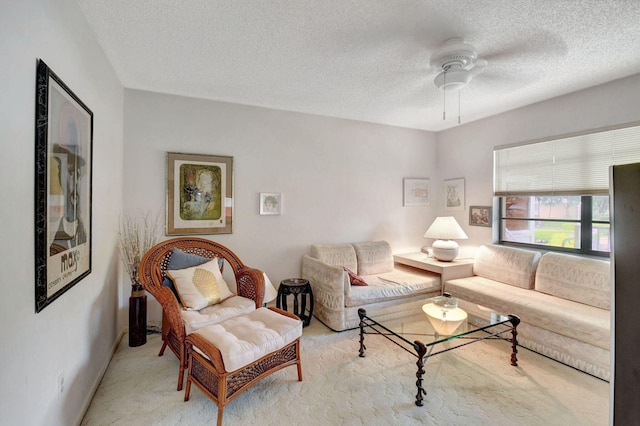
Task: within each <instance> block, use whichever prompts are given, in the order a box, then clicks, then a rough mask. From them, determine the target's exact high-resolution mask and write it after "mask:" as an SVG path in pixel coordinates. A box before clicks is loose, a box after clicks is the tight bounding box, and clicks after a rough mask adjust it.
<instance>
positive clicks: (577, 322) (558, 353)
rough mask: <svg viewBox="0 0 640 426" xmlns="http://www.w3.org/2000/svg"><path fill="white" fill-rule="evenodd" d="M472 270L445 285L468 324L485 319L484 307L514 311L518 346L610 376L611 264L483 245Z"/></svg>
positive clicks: (589, 259)
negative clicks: (466, 314) (455, 298)
mask: <svg viewBox="0 0 640 426" xmlns="http://www.w3.org/2000/svg"><path fill="white" fill-rule="evenodd" d="M473 274H474V275H473V276H472V277H467V278H459V279H454V280H449V281H447V282H445V283H444V290H445V291H446V292H448V293H451V295H453V296H454V297H457V298H458V299H460V307H461V308H463V309H464V310H466V311H467V313H468V314H469V318H470V321H473V320H474V317H475V318H482V317H484V316H486V315H487V309H486V308H490V309H492V310H496V311H498V312H503V313H508V314H516V315H518V316H519V317H520V319H521V321H522V322H521V323H520V325H519V326H518V343H519V344H520V345H521V346H524V347H525V348H529V349H532V350H534V351H536V352H538V353H541V354H543V355H546V356H548V357H550V358H553V359H555V360H558V361H560V362H562V363H564V364H567V365H570V366H572V367H574V368H577V369H579V370H582V371H584V372H586V373H589V374H591V375H593V376H596V377H599V378H601V379H603V380H607V381H608V380H609V379H610V357H611V353H610V348H611V331H610V327H611V312H610V309H611V284H610V277H611V270H610V264H609V262H608V261H605V260H599V259H593V258H585V257H578V256H572V255H567V254H560V253H552V252H549V253H546V254H544V255H542V256H541V254H540V253H538V252H535V251H529V250H522V249H518V248H512V247H505V246H498V245H486V246H481V247H480V248H479V250H478V252H477V254H476V257H475V261H474V265H473Z"/></svg>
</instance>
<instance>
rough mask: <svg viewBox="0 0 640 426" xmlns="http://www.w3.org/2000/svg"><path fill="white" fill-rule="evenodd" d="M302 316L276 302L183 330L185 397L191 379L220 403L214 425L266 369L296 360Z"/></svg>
mask: <svg viewBox="0 0 640 426" xmlns="http://www.w3.org/2000/svg"><path fill="white" fill-rule="evenodd" d="M300 336H302V321H300V319H299V318H298V317H296V316H295V315H293V314H290V313H288V312H286V311H283V310H280V309H276V308H259V309H256V310H255V311H253V312H251V313H248V314H244V315H238V316H237V317H233V318H230V319H228V320H225V321H222V322H221V323H219V324H215V325H210V326H207V327H204V328H201V329H199V330H198V331H195V332H194V333H191V334H190V335H189V336H187V338H186V340H185V343H186V346H187V359H188V365H189V367H188V374H187V387H186V389H185V395H184V400H185V401H188V400H189V392H190V390H191V383H192V382H193V383H194V384H195V385H196V386H197V387H198V388H200V390H202V392H204V393H205V395H207V396H208V397H209V398H211V400H213V401H214V402H215V403H216V404H217V405H218V422H217V424H218V426H221V425H222V415H223V412H224V407H225V406H226V405H227V404H228V403H229V402H230V401H231V400H233V399H234V398H235V397H236V396H238V395H240V394H241V393H242V392H244V391H245V390H247V389H248V388H249V387H251V386H252V385H254V384H255V383H257V382H258V381H260V380H261V379H263V378H264V377H267V376H268V375H270V374H272V373H274V372H276V371H278V370H280V369H281V368H284V367H288V366H290V365H297V366H298V380H299V381H302V364H301V362H300Z"/></svg>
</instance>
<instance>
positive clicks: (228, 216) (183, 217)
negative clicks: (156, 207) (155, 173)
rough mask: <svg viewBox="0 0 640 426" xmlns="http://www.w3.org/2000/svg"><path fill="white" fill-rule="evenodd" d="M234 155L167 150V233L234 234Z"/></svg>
mask: <svg viewBox="0 0 640 426" xmlns="http://www.w3.org/2000/svg"><path fill="white" fill-rule="evenodd" d="M232 218H233V157H226V156H221V155H205V154H184V153H177V152H169V153H167V226H166V234H167V235H204V234H231V233H232V224H233V223H232V222H233V220H232Z"/></svg>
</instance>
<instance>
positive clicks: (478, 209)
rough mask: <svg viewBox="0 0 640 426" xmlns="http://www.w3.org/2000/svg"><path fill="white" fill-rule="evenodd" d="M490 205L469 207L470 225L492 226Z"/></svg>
mask: <svg viewBox="0 0 640 426" xmlns="http://www.w3.org/2000/svg"><path fill="white" fill-rule="evenodd" d="M491 219H492V218H491V207H490V206H471V207H469V225H471V226H487V227H490V226H491Z"/></svg>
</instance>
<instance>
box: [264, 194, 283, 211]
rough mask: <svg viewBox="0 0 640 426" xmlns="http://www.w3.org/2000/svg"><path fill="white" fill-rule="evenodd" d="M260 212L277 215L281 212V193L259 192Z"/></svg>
mask: <svg viewBox="0 0 640 426" xmlns="http://www.w3.org/2000/svg"><path fill="white" fill-rule="evenodd" d="M260 214H261V215H278V214H282V194H281V193H279V192H261V193H260Z"/></svg>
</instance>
